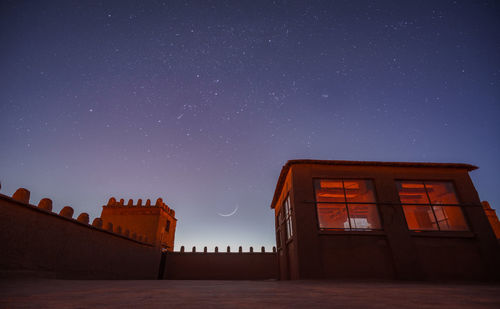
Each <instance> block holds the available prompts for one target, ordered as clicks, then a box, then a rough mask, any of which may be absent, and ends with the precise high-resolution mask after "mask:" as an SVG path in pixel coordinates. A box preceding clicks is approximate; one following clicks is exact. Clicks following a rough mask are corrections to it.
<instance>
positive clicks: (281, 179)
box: [271, 159, 478, 209]
mask: <svg viewBox="0 0 500 309" xmlns="http://www.w3.org/2000/svg"><path fill="white" fill-rule="evenodd" d="M299 164H318V165H338V166H384V167H425V168H453V169H465V170H467V171H469V172H470V171H473V170H476V169H478V167H477V166H475V165H471V164H466V163H430V162H383V161H343V160H313V159H295V160H289V161H287V162H286V163H285V165H283V168H282V169H281V173H280V176H279V177H278V182H277V184H276V189H275V190H274V196H273V200H272V202H271V208H272V209H274V207H275V204H276V202H277V200H278V197H279V194H280V193H281V189H282V187H283V184H284V182H285V179H286V176H287V175H288V171H289V170H290V168H291V167H292V166H293V165H299Z"/></svg>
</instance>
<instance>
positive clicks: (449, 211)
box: [432, 206, 469, 231]
mask: <svg viewBox="0 0 500 309" xmlns="http://www.w3.org/2000/svg"><path fill="white" fill-rule="evenodd" d="M432 208H433V209H434V213H435V214H436V218H437V221H438V224H439V228H440V229H441V230H442V231H468V230H469V228H468V227H467V223H466V222H465V218H464V215H463V213H462V209H460V207H457V206H433V207H432Z"/></svg>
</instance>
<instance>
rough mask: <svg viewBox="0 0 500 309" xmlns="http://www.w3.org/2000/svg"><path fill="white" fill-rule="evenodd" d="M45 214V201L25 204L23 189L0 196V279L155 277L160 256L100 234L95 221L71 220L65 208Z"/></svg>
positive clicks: (148, 247) (49, 204)
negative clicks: (57, 212)
mask: <svg viewBox="0 0 500 309" xmlns="http://www.w3.org/2000/svg"><path fill="white" fill-rule="evenodd" d="M51 209H52V202H51V201H50V200H48V199H43V200H42V201H40V204H39V207H35V206H33V205H30V204H29V191H27V190H26V189H22V190H21V189H20V190H18V191H17V192H16V193H15V194H14V195H13V198H10V197H8V196H5V195H2V194H0V222H1V224H0V252H1V254H0V276H2V277H20V276H22V277H27V276H36V277H51V278H68V279H156V278H157V275H158V265H159V263H160V257H161V253H160V251H159V250H158V249H157V248H155V247H154V246H153V245H152V244H148V243H145V242H142V241H139V240H136V239H132V238H129V237H128V236H125V235H120V234H118V233H115V232H112V230H113V229H112V226H110V227H107V228H109V229H110V230H104V229H102V228H101V227H99V226H100V225H102V221H100V219H96V220H94V225H95V226H92V225H89V224H88V215H87V214H82V215H80V216H79V217H78V219H77V220H75V219H72V215H73V209H72V208H71V207H69V206H66V207H64V208H63V210H62V211H61V214H60V215H58V214H55V213H53V212H51ZM131 234H132V235H133V237H136V235H135V233H131ZM127 235H128V233H127ZM136 238H139V237H136ZM141 239H142V237H141Z"/></svg>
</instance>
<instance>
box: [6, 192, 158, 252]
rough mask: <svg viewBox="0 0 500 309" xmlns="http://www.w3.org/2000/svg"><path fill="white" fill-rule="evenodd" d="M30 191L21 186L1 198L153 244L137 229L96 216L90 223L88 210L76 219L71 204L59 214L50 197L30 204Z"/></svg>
mask: <svg viewBox="0 0 500 309" xmlns="http://www.w3.org/2000/svg"><path fill="white" fill-rule="evenodd" d="M30 195H31V193H30V191H29V190H28V189H25V188H19V189H17V190H16V192H15V193H14V194H13V195H12V197H9V196H7V195H3V194H0V198H3V199H6V200H10V201H14V202H16V204H18V205H22V206H25V207H28V208H30V209H32V210H35V211H41V212H43V213H46V214H49V215H52V216H55V217H58V218H60V219H62V220H66V221H70V222H73V223H76V224H80V225H84V226H87V227H88V228H93V229H98V230H100V231H102V232H105V233H112V234H114V235H116V236H120V237H122V238H126V239H129V240H132V241H136V242H140V243H142V244H147V245H152V241H151V239H148V237H146V235H143V234H139V233H136V231H133V230H129V229H124V228H122V227H121V226H119V225H115V226H113V224H112V223H109V222H108V223H106V224H104V223H103V220H102V219H101V218H95V219H94V220H93V221H92V224H90V217H89V214H88V213H86V212H82V213H81V214H79V215H78V216H77V217H76V219H75V218H73V215H74V209H73V208H72V207H71V206H64V207H63V208H62V209H61V211H60V212H59V213H58V214H57V213H55V212H53V211H52V200H51V199H49V198H42V199H41V200H40V201H39V202H38V205H37V206H35V205H32V204H30Z"/></svg>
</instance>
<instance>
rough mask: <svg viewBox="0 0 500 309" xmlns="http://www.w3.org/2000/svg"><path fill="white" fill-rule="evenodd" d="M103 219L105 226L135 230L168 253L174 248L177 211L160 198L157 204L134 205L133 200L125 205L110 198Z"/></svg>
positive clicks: (149, 202) (103, 208)
mask: <svg viewBox="0 0 500 309" xmlns="http://www.w3.org/2000/svg"><path fill="white" fill-rule="evenodd" d="M101 218H102V220H103V223H104V224H114V225H120V226H121V227H122V228H126V229H130V230H134V231H136V232H137V233H140V234H142V235H145V237H147V238H148V240H150V242H151V244H153V245H154V246H156V247H159V248H162V249H164V250H167V251H172V250H173V248H174V239H175V229H176V226H177V219H176V218H175V211H174V210H173V209H172V208H170V207H169V206H168V205H167V204H165V203H164V202H163V199H161V198H158V199H157V200H156V203H155V204H151V200H150V199H147V200H146V203H145V205H143V204H142V199H139V200H137V204H134V201H133V200H132V199H130V200H128V203H127V204H126V205H125V201H124V199H120V201H117V200H116V199H115V198H114V197H112V198H110V199H109V201H108V204H107V205H104V206H102V213H101Z"/></svg>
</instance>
